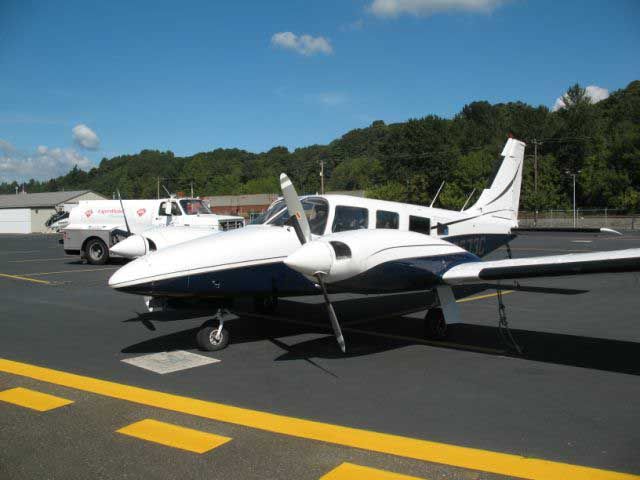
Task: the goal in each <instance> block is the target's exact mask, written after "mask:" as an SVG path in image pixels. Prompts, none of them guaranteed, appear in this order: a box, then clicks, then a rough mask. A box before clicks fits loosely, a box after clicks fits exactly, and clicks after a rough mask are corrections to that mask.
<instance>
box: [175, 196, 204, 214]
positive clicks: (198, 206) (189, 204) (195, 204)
mask: <svg viewBox="0 0 640 480" xmlns="http://www.w3.org/2000/svg"><path fill="white" fill-rule="evenodd" d="M180 205H182V210H184V213H186V214H187V215H209V214H211V210H209V208H208V207H207V206H206V205H205V204H204V203H202V200H192V199H189V200H180Z"/></svg>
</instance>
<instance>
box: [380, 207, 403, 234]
mask: <svg viewBox="0 0 640 480" xmlns="http://www.w3.org/2000/svg"><path fill="white" fill-rule="evenodd" d="M399 223H400V215H398V214H397V213H396V212H387V211H385V210H377V211H376V228H392V229H395V230H397V229H398V224H399Z"/></svg>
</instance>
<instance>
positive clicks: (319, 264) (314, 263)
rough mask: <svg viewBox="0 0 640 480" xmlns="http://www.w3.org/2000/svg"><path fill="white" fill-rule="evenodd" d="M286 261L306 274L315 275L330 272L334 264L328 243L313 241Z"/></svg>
mask: <svg viewBox="0 0 640 480" xmlns="http://www.w3.org/2000/svg"><path fill="white" fill-rule="evenodd" d="M284 263H285V265H287V266H288V267H289V268H292V269H293V270H296V271H297V272H300V273H302V274H304V275H309V276H314V275H316V274H317V273H318V272H322V273H325V274H328V273H329V271H330V270H331V265H333V255H332V253H331V247H330V246H329V244H328V243H325V242H319V241H313V242H309V243H305V244H304V245H303V246H302V247H300V248H299V249H297V250H296V251H295V252H293V253H292V254H291V255H289V256H288V257H287V258H286V259H285V260H284Z"/></svg>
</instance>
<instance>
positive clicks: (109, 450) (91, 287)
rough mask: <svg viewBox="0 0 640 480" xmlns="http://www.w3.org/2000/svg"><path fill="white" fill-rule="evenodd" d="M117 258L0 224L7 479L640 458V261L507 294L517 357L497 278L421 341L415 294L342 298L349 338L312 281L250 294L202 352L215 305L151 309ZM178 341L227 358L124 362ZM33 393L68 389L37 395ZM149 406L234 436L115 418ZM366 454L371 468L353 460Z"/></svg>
mask: <svg viewBox="0 0 640 480" xmlns="http://www.w3.org/2000/svg"><path fill="white" fill-rule="evenodd" d="M635 247H640V236H639V235H637V234H625V235H624V236H623V237H610V236H607V237H594V236H588V235H565V234H558V233H553V234H545V235H539V234H534V235H527V236H521V237H519V238H517V239H516V240H515V241H514V242H512V252H513V255H514V256H515V257H519V256H537V255H551V254H559V253H572V252H586V251H596V250H611V249H621V248H635ZM505 256H506V251H505V250H499V251H497V252H495V253H494V254H493V255H492V257H493V258H503V257H505ZM117 268H118V265H105V266H102V267H96V266H91V265H86V264H83V263H82V262H80V261H79V260H78V259H77V258H75V257H65V256H64V254H63V252H62V248H61V246H60V245H58V243H57V237H55V236H40V235H29V236H17V235H16V236H8V235H7V236H0V325H1V328H2V334H1V335H0V357H1V359H0V412H1V413H0V444H1V445H2V448H1V449H0V478H177V477H181V478H263V479H264V478H274V479H275V478H301V479H306V478H309V479H317V478H321V477H322V476H323V475H333V477H330V476H327V477H326V478H334V479H337V478H403V477H399V476H390V477H382V476H378V477H376V476H375V475H381V474H380V473H376V472H378V470H379V471H386V472H387V474H388V475H394V474H396V475H399V474H404V475H411V476H414V477H417V478H429V479H439V478H443V479H444V478H464V479H467V478H482V479H484V478H486V479H493V478H545V479H552V478H635V477H633V474H635V475H638V474H640V455H639V453H640V402H639V400H640V377H639V375H640V323H639V322H638V312H639V311H640V296H639V295H638V292H639V289H640V282H639V277H638V275H634V274H618V275H598V276H585V277H571V278H555V279H552V280H536V281H521V282H520V284H521V285H520V287H521V288H523V289H524V290H528V291H522V290H519V291H513V292H510V293H507V292H505V293H504V296H503V298H504V303H505V305H506V312H507V319H508V321H509V324H510V326H511V328H512V333H513V336H514V338H515V340H516V342H517V343H518V345H519V346H520V347H521V348H522V349H523V351H524V353H523V354H522V355H517V354H515V353H513V352H511V351H509V349H508V347H507V346H506V345H505V343H504V342H503V341H502V340H501V336H500V334H499V330H498V328H497V324H498V308H497V299H496V296H495V289H493V288H491V287H487V288H485V289H475V290H474V291H459V292H457V296H458V297H459V299H460V300H461V303H460V307H461V314H462V319H463V323H460V324H455V325H452V326H451V327H450V330H451V332H450V337H449V338H448V339H447V341H446V342H430V341H427V340H425V338H424V335H423V325H422V317H423V316H424V311H423V310H422V311H421V308H422V306H423V305H425V304H426V303H427V300H428V295H427V294H425V293H423V292H415V293H412V294H407V295H388V296H370V297H366V296H362V295H335V296H334V298H333V300H334V302H335V308H336V311H337V314H338V316H339V318H340V319H341V322H342V324H343V326H344V330H345V339H346V342H347V348H348V353H347V354H346V355H344V354H342V353H341V352H340V351H339V349H338V347H337V345H336V342H335V339H334V338H333V336H332V335H331V332H330V328H329V324H328V320H327V318H326V314H325V310H324V306H323V304H322V301H321V298H320V297H304V298H298V299H288V300H284V301H281V302H280V308H279V310H278V312H277V314H276V315H277V316H278V318H277V319H266V318H263V317H261V316H259V315H253V314H246V313H244V312H249V311H250V310H251V307H250V302H246V304H245V303H244V302H240V303H239V304H238V305H236V309H237V311H239V312H241V314H240V316H239V318H237V319H235V320H232V321H230V322H228V324H227V326H228V329H229V331H230V334H231V342H230V345H229V347H228V348H227V349H225V350H223V351H219V352H211V353H203V352H199V351H198V350H197V347H196V345H195V338H194V336H195V332H196V331H197V327H198V326H199V325H200V324H201V323H202V322H203V321H205V320H206V319H207V318H209V317H207V316H202V315H199V316H195V317H193V318H186V319H185V318H184V316H181V315H164V316H158V315H149V314H147V313H145V308H144V305H143V303H142V299H141V298H140V297H136V296H131V295H127V294H122V293H118V292H114V291H112V290H110V289H109V288H108V287H107V286H106V281H107V279H108V277H109V275H110V274H111V273H112V272H113V271H115V269H117ZM511 285H512V282H510V283H505V284H504V285H503V288H507V289H509V290H511V289H512V288H511ZM410 311H413V312H414V313H407V312H410ZM398 312H404V313H407V314H405V315H401V314H398ZM176 351H177V352H188V353H192V354H197V355H201V356H204V357H206V359H215V360H218V361H217V362H215V363H208V364H206V365H203V366H197V367H193V368H186V369H184V370H179V371H174V372H173V373H165V374H158V373H155V372H153V371H149V370H146V369H144V368H140V367H139V366H135V365H132V364H131V363H126V362H123V360H131V359H138V358H139V357H143V356H145V355H150V354H157V353H162V352H176ZM198 358H201V357H198ZM16 362H19V363H16ZM42 368H45V369H46V370H42ZM69 374H75V375H76V376H73V375H71V376H69ZM78 375H79V376H82V377H77V376H78ZM103 381H107V382H112V383H109V384H104V383H100V382H103ZM131 387H136V388H138V389H145V390H144V391H138V390H135V389H134V390H132V389H131ZM14 388H19V390H12V389H14ZM7 391H10V392H9V393H7V394H5V395H6V398H4V400H5V401H1V400H3V392H7ZM30 392H40V393H44V394H49V395H53V396H54V397H57V398H61V399H64V400H70V401H73V403H70V404H65V405H61V406H57V407H55V408H52V409H50V410H48V411H43V412H39V411H35V410H33V405H34V404H38V402H40V401H41V400H39V398H40V397H37V396H36V397H33V393H30ZM159 392H163V393H170V394H173V395H175V397H171V398H169V399H168V398H165V397H162V393H159ZM33 398H35V400H34V399H33ZM12 399H13V400H12ZM16 399H17V400H16ZM193 399H197V400H198V401H201V403H198V404H194V403H193V402H195V400H193ZM45 400H46V399H45ZM42 401H44V400H42ZM47 401H48V400H47ZM34 402H35V403H34ZM16 403H17V404H22V406H20V405H17V404H16ZM45 403H46V402H45ZM54 403H55V401H54ZM30 405H31V406H30ZM25 407H27V408H25ZM145 419H153V420H155V421H158V422H164V423H166V424H170V425H174V426H180V427H186V428H191V429H193V430H196V431H197V432H200V433H203V432H204V433H208V434H213V435H216V436H218V437H223V438H224V439H227V440H224V442H223V443H222V444H220V445H217V446H215V447H212V448H210V449H209V450H207V451H206V452H201V453H194V452H193V451H189V449H188V448H185V446H184V445H181V446H180V445H179V446H177V447H176V446H175V445H171V446H167V445H166V444H165V445H161V444H160V443H162V442H158V441H157V439H156V440H154V439H151V440H150V439H149V436H153V435H159V436H160V437H161V436H162V432H161V430H162V428H159V427H158V428H156V426H153V425H152V426H150V425H147V424H145V425H143V426H142V427H141V428H143V430H144V429H145V428H146V430H145V432H146V433H145V434H144V435H146V436H147V439H146V440H141V439H140V438H138V437H135V436H132V435H129V434H125V433H122V432H119V431H118V430H120V429H122V428H124V427H126V426H127V425H131V424H135V423H136V422H139V421H141V420H145ZM308 421H313V422H314V423H310V422H308ZM164 423H163V425H164ZM152 427H153V428H152ZM344 427H350V428H347V429H345V428H344ZM163 428H164V427H163ZM150 432H151V433H150ZM144 435H143V436H144ZM189 435H191V434H185V435H182V434H174V433H171V435H170V436H171V438H174V439H181V438H183V437H184V438H191V437H190V436H189ZM228 439H231V440H228ZM177 441H178V440H176V442H177ZM194 441H196V440H194ZM198 441H199V440H198ZM198 441H196V443H198ZM208 441H212V440H211V438H209V437H207V438H205V439H204V440H203V442H204V444H205V445H207V442H208ZM165 443H166V442H165ZM213 443H214V444H215V443H216V442H215V441H213ZM541 460H544V462H542V461H541ZM345 463H346V464H349V465H358V466H359V467H350V466H349V465H347V466H346V467H345V466H341V465H343V464H345ZM365 467H366V468H373V469H377V470H375V471H369V470H366V472H367V473H360V474H357V475H356V474H354V473H353V472H354V471H356V470H357V468H365ZM547 467H548V468H549V470H545V468H547ZM583 467H588V468H591V469H597V470H589V469H585V468H583ZM336 468H337V469H338V470H335V469H336ZM349 468H356V470H349ZM340 469H342V470H340ZM390 472H391V473H390ZM616 472H618V473H616ZM620 473H627V474H631V475H630V476H625V475H621V474H620Z"/></svg>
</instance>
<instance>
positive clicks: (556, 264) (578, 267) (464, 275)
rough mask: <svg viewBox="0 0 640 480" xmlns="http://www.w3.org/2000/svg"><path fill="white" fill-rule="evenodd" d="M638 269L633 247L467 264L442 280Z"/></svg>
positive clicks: (456, 282) (639, 254) (637, 253)
mask: <svg viewBox="0 0 640 480" xmlns="http://www.w3.org/2000/svg"><path fill="white" fill-rule="evenodd" d="M637 271H640V248H631V249H627V250H613V251H609V252H589V253H572V254H568V255H549V256H543V257H533V258H517V259H508V260H493V261H488V262H470V263H463V264H461V265H457V266H455V267H453V268H451V269H449V270H447V272H445V273H444V275H443V276H442V279H443V280H444V282H445V283H448V284H450V285H460V284H464V283H478V282H485V281H488V280H508V279H513V278H535V277H559V276H568V275H585V274H593V273H620V272H637Z"/></svg>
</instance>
